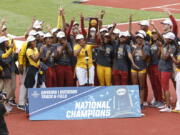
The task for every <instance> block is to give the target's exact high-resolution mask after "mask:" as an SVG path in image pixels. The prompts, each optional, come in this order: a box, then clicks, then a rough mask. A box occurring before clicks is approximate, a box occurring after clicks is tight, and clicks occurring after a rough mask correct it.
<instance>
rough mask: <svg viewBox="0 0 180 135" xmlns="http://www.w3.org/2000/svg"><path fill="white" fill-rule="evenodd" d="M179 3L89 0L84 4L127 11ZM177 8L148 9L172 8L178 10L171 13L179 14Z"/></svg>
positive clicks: (161, 0)
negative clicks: (125, 9)
mask: <svg viewBox="0 0 180 135" xmlns="http://www.w3.org/2000/svg"><path fill="white" fill-rule="evenodd" d="M175 3H179V5H180V1H179V0H144V1H143V0H89V1H88V2H87V3H86V4H89V5H98V6H107V7H115V8H129V9H142V8H149V7H155V6H163V5H171V4H175ZM178 7H179V6H177V7H176V6H166V7H162V8H160V9H156V8H155V9H154V8H153V9H148V10H151V11H163V10H164V9H165V8H174V9H179V10H172V9H170V10H171V11H172V12H173V13H180V8H178Z"/></svg>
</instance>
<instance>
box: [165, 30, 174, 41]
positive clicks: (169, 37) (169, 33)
mask: <svg viewBox="0 0 180 135" xmlns="http://www.w3.org/2000/svg"><path fill="white" fill-rule="evenodd" d="M163 38H165V39H171V40H174V39H175V38H176V36H175V35H174V33H172V32H168V33H166V34H164V35H163Z"/></svg>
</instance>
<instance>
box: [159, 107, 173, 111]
mask: <svg viewBox="0 0 180 135" xmlns="http://www.w3.org/2000/svg"><path fill="white" fill-rule="evenodd" d="M160 112H172V108H171V107H169V106H166V107H165V108H163V109H161V110H160Z"/></svg>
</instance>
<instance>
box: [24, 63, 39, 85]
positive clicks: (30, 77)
mask: <svg viewBox="0 0 180 135" xmlns="http://www.w3.org/2000/svg"><path fill="white" fill-rule="evenodd" d="M37 72H38V68H36V67H34V66H29V67H28V69H27V74H26V78H25V81H24V86H25V87H26V88H33V86H34V84H35V76H36V73H37Z"/></svg>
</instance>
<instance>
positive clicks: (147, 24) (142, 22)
mask: <svg viewBox="0 0 180 135" xmlns="http://www.w3.org/2000/svg"><path fill="white" fill-rule="evenodd" d="M139 24H140V25H144V26H149V21H147V20H144V21H141V22H140V23H139Z"/></svg>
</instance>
